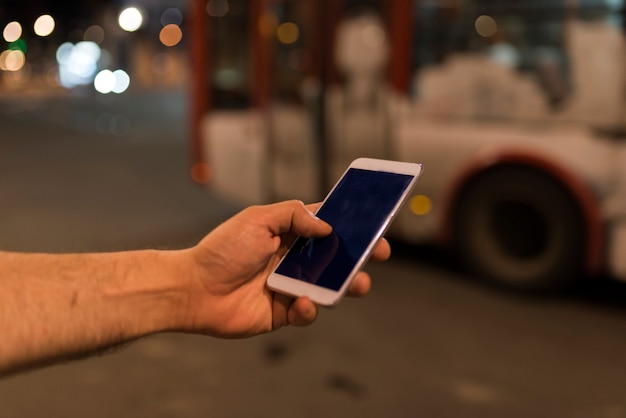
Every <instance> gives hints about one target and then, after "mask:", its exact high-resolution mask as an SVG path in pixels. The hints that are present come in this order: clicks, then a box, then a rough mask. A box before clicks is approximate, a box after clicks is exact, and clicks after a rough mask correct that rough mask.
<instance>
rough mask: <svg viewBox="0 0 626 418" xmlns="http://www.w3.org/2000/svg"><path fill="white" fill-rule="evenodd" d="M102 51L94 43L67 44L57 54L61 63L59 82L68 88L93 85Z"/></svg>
mask: <svg viewBox="0 0 626 418" xmlns="http://www.w3.org/2000/svg"><path fill="white" fill-rule="evenodd" d="M101 55H102V50H101V49H100V47H99V46H98V44H96V43H94V42H87V41H83V42H79V43H77V44H76V45H74V44H72V43H70V42H65V43H63V44H61V45H60V46H59V48H58V49H57V53H56V58H57V62H58V63H59V82H60V83H61V85H62V86H64V87H66V88H72V87H76V86H79V85H86V84H89V83H91V81H92V80H93V76H94V74H95V73H96V70H97V69H98V61H99V60H100V57H101Z"/></svg>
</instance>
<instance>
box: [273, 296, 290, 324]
mask: <svg viewBox="0 0 626 418" xmlns="http://www.w3.org/2000/svg"><path fill="white" fill-rule="evenodd" d="M292 302H293V298H291V297H289V296H287V295H283V294H281V293H276V292H274V298H273V301H272V329H273V330H277V329H279V328H281V327H283V326H285V325H287V323H288V312H289V307H290V306H291V304H292Z"/></svg>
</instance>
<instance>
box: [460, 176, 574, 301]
mask: <svg viewBox="0 0 626 418" xmlns="http://www.w3.org/2000/svg"><path fill="white" fill-rule="evenodd" d="M453 222H454V224H453V226H454V232H455V236H454V238H455V246H456V250H457V252H458V254H459V256H460V259H461V261H462V262H463V263H464V264H465V265H466V266H467V267H469V269H470V270H472V271H473V272H474V273H476V274H477V275H479V276H481V277H483V278H485V279H487V280H489V281H491V282H493V283H495V284H498V285H503V286H505V287H508V288H513V289H515V290H527V291H541V290H550V289H557V288H563V287H564V286H566V285H568V284H571V283H573V282H574V281H575V280H576V279H577V278H578V277H579V276H580V273H581V271H582V267H583V256H584V250H585V244H584V243H585V229H584V222H583V217H582V214H581V212H580V210H579V207H578V205H577V202H576V201H575V200H574V198H573V197H572V195H571V194H570V193H569V192H568V191H567V190H566V189H565V188H564V187H563V186H562V185H561V184H560V183H558V182H557V181H556V180H555V179H553V178H552V177H550V176H548V175H547V174H545V173H542V172H541V171H539V170H536V169H533V168H529V167H522V166H507V167H497V168H492V169H490V170H488V171H485V172H483V173H481V174H479V175H478V176H477V177H475V178H474V179H473V180H472V181H470V183H469V184H468V185H467V187H466V188H465V189H464V190H463V192H462V193H461V195H460V196H459V199H458V200H457V205H456V210H455V215H454V220H453Z"/></svg>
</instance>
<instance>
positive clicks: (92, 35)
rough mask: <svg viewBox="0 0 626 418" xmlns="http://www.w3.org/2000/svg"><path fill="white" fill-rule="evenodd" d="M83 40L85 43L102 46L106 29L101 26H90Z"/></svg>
mask: <svg viewBox="0 0 626 418" xmlns="http://www.w3.org/2000/svg"><path fill="white" fill-rule="evenodd" d="M83 39H84V40H85V41H89V42H95V43H97V44H101V43H102V42H103V41H104V29H102V27H101V26H99V25H92V26H89V27H88V28H87V29H86V30H85V33H84V34H83Z"/></svg>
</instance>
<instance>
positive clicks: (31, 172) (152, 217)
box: [0, 92, 626, 418]
mask: <svg viewBox="0 0 626 418" xmlns="http://www.w3.org/2000/svg"><path fill="white" fill-rule="evenodd" d="M185 115H186V113H185V100H184V96H183V95H182V94H181V93H180V92H158V93H143V94H135V95H127V96H121V97H115V98H113V97H98V98H93V97H68V98H48V99H34V98H30V99H24V98H11V99H9V98H0V202H1V203H0V248H2V249H4V250H17V251H47V252H62V251H111V250H120V249H132V248H146V247H158V248H178V247H181V246H185V245H190V244H192V243H194V242H195V241H196V240H198V239H199V238H200V237H202V236H203V235H204V233H205V232H207V231H209V230H210V229H211V228H212V227H214V226H215V225H216V224H217V223H219V222H220V221H221V220H223V219H225V218H226V217H228V216H229V215H230V214H232V213H233V212H234V211H235V210H237V208H236V207H234V206H233V205H230V204H227V203H226V202H224V201H223V200H221V199H219V198H218V197H216V196H214V195H212V194H211V193H210V192H208V191H206V190H204V189H202V188H199V187H198V186H195V185H193V184H192V183H191V181H190V180H189V176H188V147H187V144H186V140H187V129H186V128H187V127H186V119H185V118H186V116H185ZM394 251H395V252H394V256H393V257H392V260H391V261H389V262H387V263H383V264H373V265H370V266H369V268H368V270H369V271H370V272H371V273H372V275H373V278H374V288H373V291H372V293H371V295H370V296H368V297H367V298H365V299H362V300H346V301H345V302H343V303H342V304H341V306H339V307H338V308H336V309H334V310H324V311H322V312H321V314H320V317H319V319H318V321H317V322H316V324H315V325H313V326H312V327H309V328H306V329H284V330H281V331H279V332H277V333H274V334H271V335H265V336H261V337H258V338H253V339H248V340H235V341H224V340H217V339H213V338H205V337H201V336H193V335H179V334H163V335H159V336H153V337H149V338H145V339H143V340H140V341H138V342H136V343H134V344H131V345H129V346H127V347H123V348H121V349H120V350H118V351H117V352H115V353H111V354H110V355H106V356H102V357H97V358H91V359H87V360H82V361H78V362H73V363H69V364H64V365H58V366H54V367H49V368H46V369H43V370H38V371H33V372H29V373H26V374H22V375H18V376H14V377H11V378H6V379H4V380H0V417H1V418H23V417H66V418H72V417H94V418H98V417H277V418H280V417H512V418H515V417H520V418H521V417H524V418H527V417H537V418H541V417H546V418H553V417H575V418H578V417H580V418H586V417H594V418H596V417H597V418H621V417H626V358H625V357H626V287H625V286H623V285H620V284H616V283H610V282H606V281H598V282H594V283H588V284H586V285H584V286H580V287H579V288H577V289H575V290H573V291H570V292H567V293H563V294H559V295H550V296H544V297H536V296H535V297H531V296H527V295H526V296H525V295H519V294H512V293H508V292H505V291H501V290H498V289H493V288H489V287H487V286H484V285H482V284H480V283H478V282H477V281H476V280H474V279H473V278H471V277H467V275H465V274H463V273H462V272H461V271H460V270H459V269H458V268H457V267H456V266H455V265H454V263H453V262H451V261H450V259H449V257H448V256H447V255H446V254H443V253H441V252H438V251H436V250H434V249H432V248H425V247H419V248H412V247H409V246H405V245H402V244H400V243H394ZM24 308H25V309H27V308H28V307H24ZM0 344H1V330H0Z"/></svg>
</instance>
